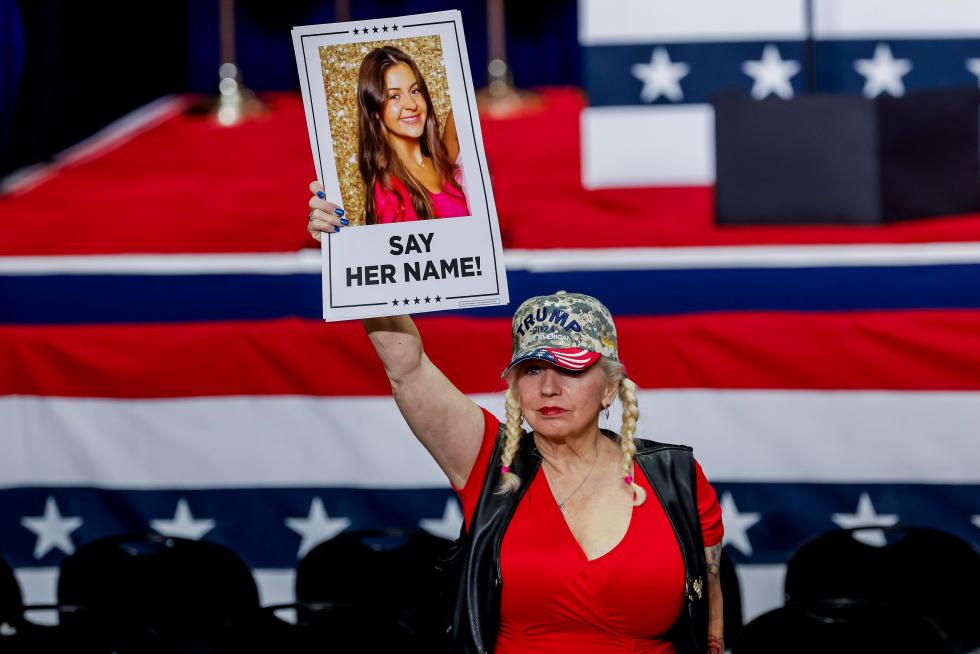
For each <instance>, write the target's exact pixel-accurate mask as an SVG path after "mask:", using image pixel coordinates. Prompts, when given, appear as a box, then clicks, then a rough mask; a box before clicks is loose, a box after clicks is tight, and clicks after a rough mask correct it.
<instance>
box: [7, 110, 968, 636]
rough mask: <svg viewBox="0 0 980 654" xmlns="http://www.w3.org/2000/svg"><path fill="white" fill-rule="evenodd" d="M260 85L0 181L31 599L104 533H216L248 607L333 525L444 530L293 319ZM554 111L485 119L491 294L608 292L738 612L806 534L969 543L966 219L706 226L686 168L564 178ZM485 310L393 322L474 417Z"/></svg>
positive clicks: (364, 393) (358, 341)
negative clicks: (860, 527)
mask: <svg viewBox="0 0 980 654" xmlns="http://www.w3.org/2000/svg"><path fill="white" fill-rule="evenodd" d="M267 102H268V103H269V107H270V113H269V114H268V115H267V116H265V117H263V118H262V119H260V120H257V121H255V122H252V123H246V124H244V125H242V126H239V127H236V128H231V129H227V130H226V129H223V128H219V127H216V126H215V125H213V124H211V123H209V122H208V121H207V120H206V119H205V118H204V117H200V116H195V115H189V114H184V113H182V111H181V110H182V108H183V100H182V99H181V98H169V99H164V100H161V101H160V102H159V103H156V104H154V105H153V106H151V107H149V108H147V109H146V110H144V111H141V112H139V113H138V114H137V115H135V116H133V117H130V118H129V119H127V120H126V121H123V122H122V123H121V124H119V125H117V126H115V127H113V128H111V129H109V130H107V131H106V132H105V133H104V134H102V135H100V136H99V137H97V138H96V139H94V140H93V141H91V142H89V143H86V144H83V145H81V146H79V147H78V148H76V149H75V150H73V151H72V152H70V153H67V154H66V155H65V156H64V157H62V158H61V159H59V160H58V161H56V162H54V163H53V164H52V165H51V166H48V167H45V168H43V169H37V170H33V171H28V172H25V173H23V174H21V175H18V176H17V177H16V178H12V179H8V180H7V181H6V182H5V189H6V191H7V193H6V195H3V196H0V216H2V222H3V224H4V228H5V232H4V236H3V238H2V239H0V555H2V556H3V557H4V558H5V559H6V560H7V561H8V562H10V563H11V564H12V565H13V566H14V567H15V569H16V570H17V574H18V578H19V579H20V581H21V583H22V586H23V587H24V590H25V594H26V596H27V599H28V600H29V601H32V602H48V601H51V600H53V599H54V595H55V580H56V578H57V566H58V565H59V563H60V562H61V561H62V560H63V558H64V557H65V556H66V555H68V554H70V553H71V552H73V551H74V550H75V549H76V548H78V547H79V546H80V545H82V544H84V543H87V542H90V541H92V540H94V539H96V538H100V537H102V536H105V535H110V534H118V533H126V532H146V531H150V530H152V531H156V532H159V533H163V534H169V535H175V536H184V537H188V538H204V539H207V540H212V541H215V542H219V543H222V544H225V545H227V546H229V547H231V548H232V549H234V550H235V551H236V552H238V553H239V554H240V555H241V556H242V557H243V558H244V560H245V561H246V562H247V563H248V564H249V565H250V566H251V567H252V568H253V569H254V570H255V573H256V578H257V579H258V581H259V584H260V588H261V592H262V597H263V601H265V602H266V603H271V602H280V601H288V600H289V599H290V597H291V595H292V580H293V570H294V569H295V565H296V562H297V560H298V559H299V558H300V557H302V556H303V555H304V554H305V553H306V552H308V551H309V550H310V549H311V548H312V547H314V546H315V545H316V544H317V543H319V542H321V541H323V540H324V539H327V538H330V537H332V536H334V535H336V534H338V533H340V532H342V531H344V530H349V529H358V528H364V527H372V526H393V527H422V528H425V529H428V530H430V531H432V532H433V533H437V534H439V535H443V536H447V537H452V536H455V535H456V534H457V533H458V529H459V525H460V523H461V519H462V517H461V515H460V511H459V507H458V504H457V503H456V500H455V498H454V495H453V493H452V491H451V489H450V488H449V487H448V484H447V482H446V480H445V479H444V477H443V476H442V474H441V472H440V471H439V470H438V468H437V467H436V466H435V464H434V463H433V462H432V461H431V459H430V458H429V457H428V455H427V453H426V452H425V451H424V449H423V448H422V447H421V446H420V445H419V444H418V443H417V442H416V441H415V440H414V438H413V437H412V435H411V434H410V433H409V431H408V429H407V427H406V426H405V424H404V422H403V421H402V420H401V418H400V416H399V414H398V412H397V409H396V407H395V405H394V403H393V401H392V399H391V397H390V388H389V385H388V382H387V379H386V377H385V375H384V372H383V370H382V368H381V365H380V364H379V363H378V361H377V358H376V357H375V355H374V353H373V350H372V348H371V346H370V344H369V342H368V340H367V338H366V336H365V335H364V333H363V330H362V329H361V327H360V325H359V324H357V323H336V324H324V323H322V322H321V321H320V320H319V316H320V306H319V302H320V300H319V298H320V294H319V284H320V276H319V253H318V252H316V251H315V250H313V249H308V246H309V244H312V241H308V237H307V236H306V235H305V232H304V231H303V230H304V226H305V222H306V216H305V214H306V209H305V204H306V200H307V195H306V184H307V182H308V181H309V179H310V178H311V177H312V166H310V156H309V145H308V143H307V142H306V140H305V139H306V136H305V133H304V125H303V121H302V114H301V106H300V103H299V101H298V99H297V98H295V97H291V96H271V97H269V98H268V99H267ZM581 106H582V104H581V100H580V99H578V96H577V95H575V94H574V93H569V92H568V91H547V92H545V93H544V94H543V108H542V109H541V110H540V111H541V112H542V113H539V114H534V115H529V116H526V117H523V118H517V119H511V120H509V121H503V120H501V121H493V120H488V121H487V122H486V124H485V134H486V138H487V146H488V147H487V150H488V159H489V162H490V168H491V171H492V173H493V175H494V187H495V188H496V189H497V193H498V201H499V202H498V203H499V206H500V207H501V221H502V222H501V227H502V232H503V234H504V239H505V245H506V246H507V249H506V252H505V257H506V263H507V267H508V275H509V283H510V288H511V289H512V292H513V296H514V298H515V301H517V302H519V301H521V300H523V299H525V298H526V297H529V296H531V295H535V294H542V293H550V292H553V291H555V290H558V289H566V290H570V291H572V290H574V291H578V292H584V293H589V294H592V295H595V296H597V297H599V298H600V299H602V300H603V301H604V302H605V303H606V304H607V305H608V306H609V308H610V309H611V311H612V313H613V314H614V316H615V317H616V320H617V326H618V328H619V332H620V348H621V356H622V360H623V361H624V363H625V365H626V367H627V370H628V373H629V375H630V377H631V379H633V380H634V381H636V383H637V384H638V385H639V387H640V389H641V391H640V393H639V404H640V412H641V418H640V425H639V433H640V434H641V435H643V436H645V437H648V438H654V439H657V440H662V441H669V442H681V443H689V444H691V445H693V446H694V448H695V452H696V455H697V457H698V459H699V461H700V462H701V464H702V466H703V468H704V470H705V472H706V474H707V476H708V478H709V479H710V480H711V481H712V482H713V483H714V485H715V488H716V489H717V491H718V494H719V498H720V499H721V503H722V507H723V510H724V521H725V527H726V542H727V544H728V545H729V549H730V551H731V552H732V555H733V558H734V559H735V560H736V561H737V562H738V563H739V572H740V574H741V576H742V581H743V585H744V591H745V605H746V613H747V617H751V616H752V615H754V614H757V613H759V612H760V611H763V610H765V609H767V608H769V607H771V606H775V605H778V604H779V603H780V602H781V575H782V574H783V571H784V567H785V562H786V560H787V558H788V557H789V556H790V554H791V553H792V552H793V551H794V549H795V548H796V547H798V546H799V545H800V544H801V543H803V542H805V541H806V540H807V539H809V538H812V537H814V536H815V535H817V534H819V533H820V532H823V531H825V530H828V529H833V528H836V527H838V526H851V525H857V524H871V525H879V526H881V525H890V524H894V523H899V522H900V523H908V524H916V525H925V526H932V527H937V528H940V529H944V530H947V531H950V532H952V533H955V534H957V535H959V536H961V537H963V538H965V539H967V540H969V541H971V542H973V543H974V544H977V543H978V542H980V466H978V461H980V437H978V427H977V425H980V337H978V335H980V219H978V217H977V216H965V217H950V218H944V219H940V220H936V221H921V222H917V223H910V224H902V225H896V226H890V227H888V228H882V229H880V230H846V229H844V228H806V229H798V230H794V229H790V228H765V229H759V230H755V229H748V230H741V231H738V230H736V231H727V232H725V231H716V230H714V229H713V228H711V227H710V226H709V225H708V223H707V222H706V220H705V216H706V214H705V213H704V207H705V206H708V204H709V203H708V202H706V201H705V198H707V199H710V188H708V187H701V188H692V189H681V190H677V189H675V190H671V191H663V192H660V191H651V190H646V191H635V192H634V191H616V192H608V193H604V192H589V191H587V190H585V189H584V188H582V185H581V184H580V182H579V177H578V163H577V162H578V156H577V155H578V150H577V148H578V142H577V141H576V140H574V138H573V139H571V143H570V142H569V134H572V135H574V126H575V125H576V124H577V121H578V111H579V110H580V109H581ZM535 139H537V140H535ZM528 143H536V144H538V145H536V146H535V147H532V148H527V147H525V146H526V144H528ZM522 147H525V149H523V150H522V149H521V148H522ZM563 148H565V149H563ZM556 153H558V154H556ZM679 198H686V199H685V200H683V201H680V200H679ZM691 199H695V200H696V201H690V202H689V201H687V200H691ZM342 238H343V235H342V234H341V235H340V236H339V237H338V241H339V240H340V239H342ZM936 241H942V242H936ZM665 242H668V243H669V245H671V247H664V244H665ZM570 244H577V247H576V248H574V249H570V247H571V245H570ZM512 309H513V307H495V308H486V309H480V310H474V311H467V312H462V313H453V314H439V315H433V316H426V317H422V318H419V319H418V321H417V322H418V325H419V329H420V331H421V333H422V336H423V339H424V342H425V347H426V351H427V354H428V356H429V357H430V358H431V359H432V360H433V361H434V362H435V363H436V364H437V365H438V366H439V367H440V368H442V369H443V370H444V371H445V373H446V374H447V376H448V377H449V378H450V379H451V380H453V381H454V382H455V383H456V384H457V385H458V386H459V387H460V388H461V389H462V390H463V391H464V392H466V393H468V394H470V395H471V396H472V397H473V398H474V399H475V400H477V401H478V402H479V403H481V404H483V405H484V406H487V407H488V408H489V409H490V410H492V411H493V412H495V413H496V414H497V415H498V416H501V415H502V404H503V402H502V394H501V391H502V389H503V382H502V381H501V380H500V371H501V370H502V369H503V367H504V366H505V365H506V364H507V362H508V361H509V359H510V354H511V351H510V319H509V312H510V311H511V310H512ZM607 424H608V426H610V427H611V428H613V429H616V428H618V424H619V423H618V418H617V416H616V414H615V412H614V414H613V415H612V416H611V417H610V418H609V419H608V422H607V421H606V420H605V419H603V426H606V425H607Z"/></svg>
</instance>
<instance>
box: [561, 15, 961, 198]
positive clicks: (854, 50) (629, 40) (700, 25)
mask: <svg viewBox="0 0 980 654" xmlns="http://www.w3.org/2000/svg"><path fill="white" fill-rule="evenodd" d="M810 4H811V3H810V2H809V1H808V0H738V1H737V2H732V1H730V0H728V1H726V0H690V1H688V2H650V1H649V0H580V2H579V7H580V12H579V41H580V43H581V45H582V46H583V51H584V54H583V65H584V70H583V72H584V77H585V86H586V90H587V91H588V93H589V103H590V108H589V109H588V110H587V111H586V112H585V113H584V114H583V117H582V138H583V148H584V156H583V160H582V168H583V176H584V178H585V184H586V186H588V187H590V188H610V187H623V186H672V185H679V184H695V185H702V184H711V183H713V181H714V176H715V169H714V113H713V111H712V108H711V105H710V104H709V103H710V101H711V98H712V97H713V96H714V95H716V94H719V93H724V92H728V91H740V92H744V93H750V94H751V95H752V96H753V97H755V98H757V99H761V98H765V97H769V96H776V97H780V98H784V99H789V98H792V97H794V96H795V95H798V94H800V93H802V92H804V91H805V90H811V91H814V92H818V93H850V94H864V95H865V96H867V97H877V96H879V95H882V94H888V95H891V96H901V95H904V94H905V93H906V92H909V91H916V90H924V89H935V88H946V87H968V86H976V85H977V83H978V79H980V78H978V76H980V12H978V11H977V10H976V6H975V3H973V2H971V1H970V0H948V1H944V2H939V3H923V2H919V1H918V0H812V13H808V5H810ZM808 35H812V37H813V44H814V45H813V48H812V51H811V52H810V53H807V52H806V49H807V45H806V41H807V36H808ZM809 55H812V58H811V57H809Z"/></svg>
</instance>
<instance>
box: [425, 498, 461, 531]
mask: <svg viewBox="0 0 980 654" xmlns="http://www.w3.org/2000/svg"><path fill="white" fill-rule="evenodd" d="M419 525H420V526H421V527H422V529H425V530H426V531H427V532H429V533H430V534H432V535H433V536H439V537H440V538H448V539H449V540H455V539H456V538H458V537H459V529H460V527H462V526H463V512H462V511H460V510H459V503H457V502H456V500H454V499H453V498H449V499H448V500H446V509H445V510H444V511H443V512H442V517H441V518H439V519H432V518H425V519H423V520H419Z"/></svg>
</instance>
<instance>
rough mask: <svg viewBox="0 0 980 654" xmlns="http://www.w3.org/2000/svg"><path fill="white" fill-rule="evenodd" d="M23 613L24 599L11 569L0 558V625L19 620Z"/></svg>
mask: <svg viewBox="0 0 980 654" xmlns="http://www.w3.org/2000/svg"><path fill="white" fill-rule="evenodd" d="M23 613H24V598H23V596H22V595H21V594H20V584H18V583H17V577H15V576H14V571H13V569H12V568H11V567H10V566H9V565H7V562H6V561H4V559H3V557H0V623H2V622H6V621H10V620H12V619H17V618H20V617H21V616H22V615H23Z"/></svg>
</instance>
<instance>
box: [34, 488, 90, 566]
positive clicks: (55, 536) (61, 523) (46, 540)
mask: <svg viewBox="0 0 980 654" xmlns="http://www.w3.org/2000/svg"><path fill="white" fill-rule="evenodd" d="M20 524H22V525H23V526H24V527H26V528H28V529H30V530H31V531H33V532H34V533H35V534H37V543H36V544H35V545H34V558H35V559H40V558H41V557H42V556H44V555H45V554H47V553H48V552H50V551H51V550H52V549H54V548H55V547H57V548H58V549H59V550H61V551H62V552H64V553H65V554H71V553H72V552H74V551H75V545H74V543H72V542H71V532H73V531H75V530H76V529H78V528H79V527H81V526H82V519H81V518H62V517H61V512H60V511H58V504H57V503H56V502H55V501H54V498H53V497H48V500H47V501H46V502H45V503H44V515H43V516H39V517H36V518H21V520H20Z"/></svg>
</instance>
